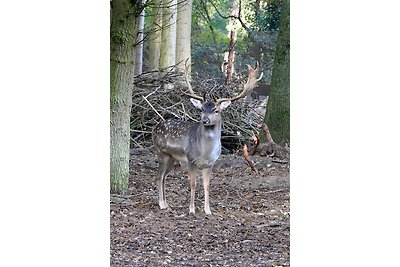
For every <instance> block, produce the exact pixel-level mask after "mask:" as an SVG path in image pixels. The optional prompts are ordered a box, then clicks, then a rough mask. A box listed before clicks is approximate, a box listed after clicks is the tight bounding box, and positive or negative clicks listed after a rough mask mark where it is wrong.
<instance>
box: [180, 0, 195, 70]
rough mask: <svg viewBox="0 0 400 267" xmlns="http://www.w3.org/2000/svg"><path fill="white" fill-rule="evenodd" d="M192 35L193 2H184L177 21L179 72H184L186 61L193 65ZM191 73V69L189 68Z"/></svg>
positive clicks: (188, 0)
mask: <svg viewBox="0 0 400 267" xmlns="http://www.w3.org/2000/svg"><path fill="white" fill-rule="evenodd" d="M191 33H192V0H186V1H182V2H181V3H180V4H179V5H178V14H177V20H176V63H177V64H178V66H177V67H178V70H180V71H182V72H183V71H184V69H185V60H186V59H187V58H189V61H188V64H189V66H190V64H191V55H190V54H191V45H190V44H191V38H190V37H191ZM189 73H190V68H189Z"/></svg>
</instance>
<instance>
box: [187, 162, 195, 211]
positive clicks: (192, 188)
mask: <svg viewBox="0 0 400 267" xmlns="http://www.w3.org/2000/svg"><path fill="white" fill-rule="evenodd" d="M189 177H190V206H189V213H190V214H195V212H196V207H195V205H194V197H195V192H196V170H195V169H193V168H191V167H189Z"/></svg>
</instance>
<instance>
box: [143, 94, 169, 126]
mask: <svg viewBox="0 0 400 267" xmlns="http://www.w3.org/2000/svg"><path fill="white" fill-rule="evenodd" d="M142 97H143V99H144V100H145V101H146V102H147V104H149V106H150V107H151V108H152V109H153V110H154V112H155V113H157V115H158V116H160V118H161V119H162V120H163V121H165V119H164V118H163V116H161V114H160V113H158V111H157V110H156V109H155V108H154V107H153V105H152V104H151V103H150V102H149V100H147V98H146V97H144V96H142Z"/></svg>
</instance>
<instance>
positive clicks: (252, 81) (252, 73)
mask: <svg viewBox="0 0 400 267" xmlns="http://www.w3.org/2000/svg"><path fill="white" fill-rule="evenodd" d="M247 67H248V69H249V71H248V75H249V76H248V77H247V82H246V84H245V85H244V86H243V90H242V92H241V93H240V94H238V95H237V96H234V97H231V98H219V99H217V103H221V102H224V101H235V100H237V99H239V98H243V97H244V96H245V95H247V93H249V92H250V91H251V90H253V89H254V87H256V86H257V82H258V81H260V80H261V79H262V77H263V75H264V73H261V75H260V77H259V78H258V79H257V75H258V72H259V70H260V69H259V64H258V61H257V62H256V66H255V68H253V67H252V66H250V65H247Z"/></svg>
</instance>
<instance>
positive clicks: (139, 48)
mask: <svg viewBox="0 0 400 267" xmlns="http://www.w3.org/2000/svg"><path fill="white" fill-rule="evenodd" d="M145 2H146V1H145V0H141V1H139V3H140V5H144V4H145ZM142 8H143V9H142V12H140V14H139V17H138V18H137V23H136V25H137V37H136V43H137V45H136V47H135V75H140V74H142V69H143V31H144V16H145V13H144V7H142Z"/></svg>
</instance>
